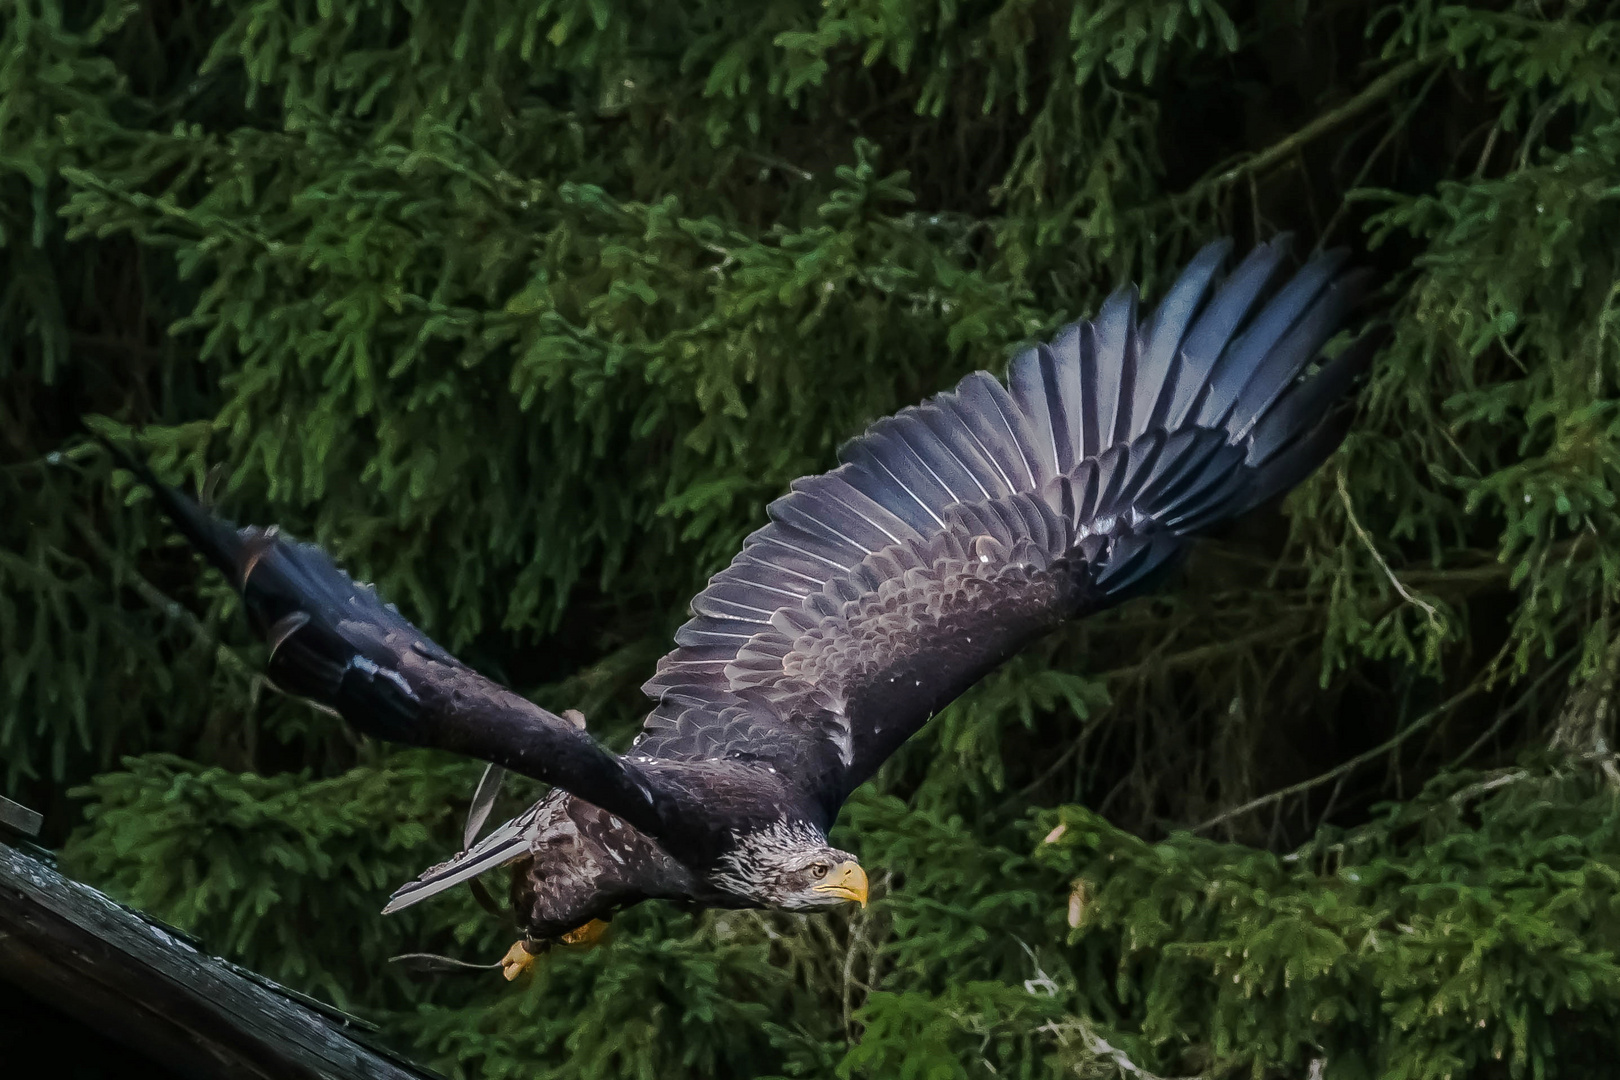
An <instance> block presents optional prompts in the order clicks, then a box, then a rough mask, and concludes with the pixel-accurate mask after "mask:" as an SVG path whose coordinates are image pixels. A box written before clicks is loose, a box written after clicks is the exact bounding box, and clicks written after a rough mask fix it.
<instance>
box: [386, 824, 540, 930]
mask: <svg viewBox="0 0 1620 1080" xmlns="http://www.w3.org/2000/svg"><path fill="white" fill-rule="evenodd" d="M529 824H530V822H529V820H528V815H524V816H523V817H519V818H514V819H513V820H511V821H508V822H507V823H506V824H505V825H502V826H500V827H499V828H498V829H495V830H494V831H493V832H491V833H490V834H489V835H488V836H486V837H484V838H483V839H482V840H480V841H479V842H478V843H476V844H474V845H473V846H472V847H470V848H468V849H467V850H466V851H463V852H460V853H459V854H457V855H456V856H455V857H454V858H453V859H450V860H449V861H448V862H442V863H440V864H439V865H437V866H433V867H429V868H428V869H427V870H424V871H423V872H422V875H421V876H420V877H418V878H417V879H416V880H415V881H412V882H408V883H406V884H404V885H401V886H400V887H399V888H398V889H396V890H395V891H394V895H392V896H390V897H389V898H388V904H387V906H386V907H384V908H383V914H384V915H391V914H393V913H394V912H396V911H399V910H400V909H402V908H408V907H410V906H411V905H412V904H414V903H417V902H418V901H421V900H426V899H427V898H428V897H430V896H435V895H437V894H439V893H442V892H444V891H445V890H446V889H449V888H452V887H454V886H456V885H460V884H461V883H462V882H463V881H466V880H468V879H469V878H475V877H477V876H478V875H479V874H482V873H483V872H484V871H486V870H493V869H495V868H496V867H497V866H501V865H503V864H505V863H508V862H511V861H512V860H513V859H516V858H518V857H520V856H522V855H524V854H526V853H527V852H528V850H529Z"/></svg>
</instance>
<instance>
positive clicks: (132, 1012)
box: [0, 844, 435, 1080]
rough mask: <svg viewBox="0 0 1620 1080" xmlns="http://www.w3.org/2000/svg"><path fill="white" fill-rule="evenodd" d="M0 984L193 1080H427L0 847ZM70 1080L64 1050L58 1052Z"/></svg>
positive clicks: (343, 1021) (288, 998) (355, 1034)
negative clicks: (18, 988)
mask: <svg viewBox="0 0 1620 1080" xmlns="http://www.w3.org/2000/svg"><path fill="white" fill-rule="evenodd" d="M0 980H5V981H7V982H11V983H14V984H16V985H18V986H21V987H22V988H23V989H25V990H27V991H29V992H30V993H32V994H34V995H35V996H36V997H39V998H41V999H43V1000H45V1001H47V1002H49V1003H51V1004H52V1005H55V1006H56V1007H57V1008H59V1009H61V1010H62V1011H64V1012H67V1013H69V1014H71V1015H73V1016H76V1017H77V1018H79V1019H80V1020H81V1021H83V1022H84V1023H86V1024H89V1025H92V1026H94V1027H95V1028H96V1029H97V1030H99V1031H101V1032H103V1033H104V1034H107V1035H109V1036H111V1037H112V1038H114V1039H117V1040H118V1041H120V1042H122V1043H124V1044H125V1045H126V1046H130V1047H133V1048H135V1049H138V1050H139V1051H140V1052H142V1053H144V1054H146V1055H147V1056H148V1057H151V1058H153V1059H154V1060H157V1061H160V1062H163V1063H164V1064H165V1065H168V1066H170V1067H172V1068H174V1069H175V1070H176V1071H177V1072H179V1073H180V1074H181V1075H184V1076H187V1077H194V1078H196V1080H215V1078H220V1080H223V1078H226V1077H230V1078H241V1080H282V1078H298V1080H315V1078H319V1080H340V1078H341V1080H433V1078H434V1077H435V1074H433V1073H430V1072H427V1071H425V1070H423V1069H420V1068H418V1067H415V1066H412V1065H410V1064H409V1063H408V1062H406V1061H404V1060H403V1059H401V1058H399V1057H397V1056H395V1055H393V1054H392V1053H390V1052H389V1051H387V1050H385V1049H383V1048H381V1047H380V1046H378V1045H376V1044H375V1043H373V1042H372V1041H371V1040H370V1039H369V1038H367V1036H366V1034H365V1032H364V1030H363V1028H364V1026H365V1025H364V1024H363V1022H362V1021H359V1020H357V1019H355V1018H354V1017H349V1016H346V1015H345V1014H343V1013H341V1012H339V1011H338V1010H336V1009H330V1008H327V1007H326V1006H322V1005H320V1004H319V1003H316V1002H313V1001H310V1000H309V999H307V998H302V997H301V996H298V995H294V994H292V993H291V992H290V991H285V990H282V989H281V988H279V987H276V986H275V984H273V983H271V982H270V981H269V980H267V979H262V978H261V977H259V976H255V975H252V974H251V973H249V972H246V971H244V970H243V969H241V968H238V967H237V966H236V965H234V964H230V963H228V962H226V961H224V960H221V959H220V958H218V957H215V956H209V955H207V954H206V953H203V952H201V951H200V950H198V949H197V948H196V946H194V945H193V944H192V943H190V942H189V941H187V940H185V939H184V938H183V937H181V936H180V935H179V934H178V933H176V932H174V931H172V930H170V929H168V928H166V927H164V926H162V925H160V924H158V923H157V922H155V921H153V920H151V919H148V918H147V917H146V916H144V915H141V914H140V913H139V912H136V911H133V910H131V909H130V908H127V907H124V906H123V905H122V904H119V903H116V902H115V901H113V900H111V899H109V898H108V897H106V896H103V895H102V894H101V893H99V892H97V891H96V890H94V889H92V888H90V887H88V886H86V885H82V884H80V883H78V882H76V881H71V880H69V879H67V878H65V877H63V876H62V875H61V874H58V873H57V872H56V871H55V870H53V869H51V868H50V867H49V866H48V865H47V864H46V863H45V862H44V861H42V860H40V859H38V858H34V857H32V856H30V855H27V854H25V853H23V852H21V851H18V850H17V849H15V848H12V847H8V846H6V845H5V844H0ZM52 1053H54V1054H60V1055H63V1057H64V1059H65V1060H64V1062H63V1071H67V1072H70V1071H71V1068H69V1065H70V1063H71V1058H72V1053H73V1048H72V1047H70V1046H58V1047H53V1048H52Z"/></svg>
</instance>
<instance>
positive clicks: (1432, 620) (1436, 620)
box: [1337, 471, 1441, 630]
mask: <svg viewBox="0 0 1620 1080" xmlns="http://www.w3.org/2000/svg"><path fill="white" fill-rule="evenodd" d="M1337 482H1338V485H1339V501H1341V502H1342V503H1344V512H1345V516H1346V517H1348V518H1349V520H1350V527H1351V528H1352V529H1354V530H1355V533H1356V536H1357V537H1358V538H1359V539H1360V540H1361V543H1362V545H1363V546H1364V547H1366V549H1367V553H1368V554H1370V555H1371V556H1372V557H1373V561H1374V562H1376V563H1377V564H1378V568H1379V569H1380V570H1382V571H1383V572H1384V576H1385V577H1387V578H1389V583H1390V584H1391V585H1393V586H1395V591H1396V592H1397V593H1400V595H1401V599H1403V600H1405V601H1406V602H1407V603H1409V604H1412V605H1414V606H1415V607H1418V608H1421V609H1423V614H1424V616H1425V617H1426V618H1427V619H1428V620H1429V626H1430V627H1431V628H1432V629H1435V630H1439V629H1441V625H1440V612H1439V610H1438V609H1437V608H1436V607H1435V606H1434V605H1433V604H1431V603H1429V602H1428V601H1426V600H1420V599H1418V597H1417V595H1416V594H1414V593H1413V592H1412V591H1411V590H1409V589H1408V588H1407V587H1406V586H1405V585H1403V584H1401V579H1400V578H1398V577H1396V576H1395V571H1393V570H1391V569H1390V568H1389V563H1387V562H1385V561H1384V557H1383V556H1382V555H1380V554H1379V553H1378V545H1376V544H1374V543H1373V538H1372V537H1371V536H1369V535H1368V534H1367V530H1366V529H1363V528H1362V527H1361V522H1360V521H1357V520H1356V508H1355V507H1354V506H1353V505H1352V504H1351V502H1350V489H1349V488H1347V487H1345V484H1344V473H1343V471H1340V472H1339V474H1338V476H1337Z"/></svg>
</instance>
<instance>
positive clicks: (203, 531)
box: [102, 440, 664, 835]
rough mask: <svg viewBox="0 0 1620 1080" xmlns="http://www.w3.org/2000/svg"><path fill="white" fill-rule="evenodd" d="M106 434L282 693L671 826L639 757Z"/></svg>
mask: <svg viewBox="0 0 1620 1080" xmlns="http://www.w3.org/2000/svg"><path fill="white" fill-rule="evenodd" d="M102 441H103V442H104V443H106V445H107V446H108V448H109V449H110V450H111V451H112V452H113V454H114V456H115V458H116V459H117V460H118V463H119V464H120V465H122V466H123V467H124V468H126V469H128V470H130V471H131V472H133V473H134V474H135V475H136V477H137V478H138V479H139V480H140V481H141V483H142V484H144V485H145V486H146V487H148V488H150V489H151V490H152V493H153V494H154V496H155V497H156V498H157V500H158V504H159V505H160V507H161V508H162V509H163V511H164V513H165V514H166V515H167V516H168V517H169V518H170V520H172V521H173V522H174V524H175V526H176V527H177V528H178V529H179V530H180V531H181V532H182V533H183V534H184V535H185V537H186V539H187V540H189V541H190V542H191V544H192V546H193V547H195V548H197V550H198V551H200V552H201V553H202V554H203V555H204V556H205V557H206V558H207V559H208V561H209V562H211V563H213V564H214V566H216V567H217V568H218V569H219V570H220V571H221V572H222V573H223V574H224V575H225V577H226V578H227V580H229V581H230V583H231V585H232V586H233V587H235V588H236V590H237V591H238V592H239V593H240V595H241V597H242V606H243V607H244V608H245V609H246V612H247V616H248V620H249V622H250V623H251V624H252V625H253V628H254V630H255V631H257V632H258V633H259V635H260V636H262V637H263V638H264V639H265V641H266V642H267V643H268V644H269V646H270V660H269V663H268V674H269V676H270V679H271V681H272V682H274V683H275V684H276V685H277V686H278V687H280V688H281V689H282V690H285V691H286V692H287V693H290V694H293V695H295V696H298V697H302V698H306V699H308V700H309V701H311V702H313V703H315V704H316V705H319V706H322V707H324V708H326V709H328V710H330V711H333V712H336V713H338V714H339V715H340V716H342V717H343V719H344V720H346V721H348V723H349V724H350V725H351V726H352V727H353V728H354V729H355V730H356V731H359V732H361V733H363V734H366V735H373V736H375V737H377V738H381V739H388V740H391V741H394V742H401V743H407V744H409V745H412V746H429V747H434V748H437V749H443V750H450V751H453V752H455V753H461V754H466V755H467V756H469V757H475V758H481V759H483V760H485V761H492V762H495V763H496V764H498V765H503V766H505V767H507V768H509V769H511V770H512V771H514V772H519V773H522V774H524V775H526V776H532V777H534V778H535V779H538V780H542V781H545V782H547V783H550V784H553V785H555V786H557V787H560V788H563V789H565V790H567V791H571V792H573V793H574V794H575V795H578V796H579V797H580V798H582V799H585V800H586V801H587V802H590V803H594V804H595V805H597V806H599V807H601V808H602V809H604V810H607V811H608V812H609V813H614V814H618V815H619V816H621V817H623V818H625V819H626V820H628V821H629V822H631V823H632V824H633V825H635V826H636V827H637V828H638V829H642V830H643V831H645V832H647V833H649V834H651V835H658V833H659V832H660V831H662V828H663V819H662V817H661V814H660V811H661V810H662V809H664V808H663V807H662V806H661V805H660V802H659V799H658V794H657V789H656V784H655V783H654V782H653V781H651V780H650V779H649V778H648V777H647V776H645V775H643V774H642V773H641V770H640V769H639V768H638V766H637V765H636V764H635V763H634V762H629V761H626V760H625V759H624V758H622V757H619V756H618V755H616V754H614V753H613V752H612V751H610V750H608V749H606V748H605V747H603V746H602V745H601V744H600V743H598V742H597V741H596V740H595V739H593V738H591V737H590V735H588V734H586V732H585V731H584V730H582V729H581V728H580V727H577V726H575V725H574V724H572V723H570V722H569V721H568V720H566V719H564V718H563V717H560V716H556V715H553V714H552V713H550V712H547V711H546V710H545V709H542V708H540V707H539V706H538V705H535V704H534V703H533V702H531V701H529V700H527V699H526V698H523V697H521V696H519V695H518V694H515V693H513V692H512V691H510V690H508V689H506V688H505V687H503V686H501V685H499V684H498V683H495V682H493V681H491V680H489V679H486V678H485V677H484V676H482V675H480V674H478V673H477V672H476V671H474V670H472V669H471V668H469V667H468V666H467V665H465V664H463V663H462V662H461V661H459V660H457V659H456V658H455V657H453V656H451V655H450V654H449V653H448V652H446V651H445V650H444V649H442V648H441V647H439V646H438V645H437V644H435V643H434V642H433V640H432V639H430V638H429V637H428V636H427V635H426V634H424V633H423V632H422V631H421V630H419V629H417V628H416V627H415V626H413V625H411V623H410V622H409V621H408V620H406V619H405V618H404V616H402V615H400V613H399V611H398V610H397V609H395V608H394V606H393V605H391V604H384V603H383V602H382V601H381V600H380V599H379V598H378V596H377V593H376V591H375V590H373V589H372V588H371V587H370V586H364V585H358V584H356V583H355V582H354V580H353V579H352V578H350V577H349V575H348V574H346V573H344V572H343V571H342V570H340V569H339V568H338V567H337V565H336V564H335V563H333V562H332V560H331V558H330V557H329V556H328V555H327V554H326V553H325V552H324V551H322V550H321V549H320V548H318V547H316V546H314V545H313V544H302V543H296V542H294V541H291V540H289V539H287V538H286V537H284V536H282V535H280V533H279V532H278V530H276V529H275V528H273V527H272V528H268V529H260V528H254V527H248V528H242V529H237V528H235V527H233V526H231V525H230V524H228V523H226V522H224V521H221V520H220V519H218V518H216V517H214V516H213V515H212V514H210V513H209V512H208V511H206V510H204V509H203V508H202V507H201V506H199V505H198V504H197V503H196V502H195V501H194V500H193V499H191V498H189V497H188V496H186V495H184V494H182V493H181V492H179V491H177V490H175V489H174V488H172V487H169V486H168V485H167V484H164V483H163V482H162V481H160V480H158V479H157V477H156V476H154V475H153V474H152V472H151V470H150V469H148V468H147V467H146V466H145V465H143V464H141V463H140V462H138V461H136V460H135V459H134V458H132V457H131V456H130V455H129V454H127V453H125V452H124V451H123V450H121V449H119V448H118V447H117V446H115V445H113V444H112V443H110V442H106V440H102Z"/></svg>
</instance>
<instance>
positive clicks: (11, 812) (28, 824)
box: [0, 795, 45, 836]
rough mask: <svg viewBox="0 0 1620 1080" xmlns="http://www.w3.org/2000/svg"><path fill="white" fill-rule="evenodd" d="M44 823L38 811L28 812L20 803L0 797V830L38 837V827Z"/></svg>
mask: <svg viewBox="0 0 1620 1080" xmlns="http://www.w3.org/2000/svg"><path fill="white" fill-rule="evenodd" d="M44 823H45V819H44V817H42V816H41V815H40V813H39V811H37V810H30V809H28V807H26V806H24V805H23V804H22V803H14V802H12V801H11V800H10V799H8V798H6V797H5V796H4V795H0V828H4V829H10V830H11V831H12V832H14V833H20V834H22V835H23V836H38V835H39V827H40V826H41V825H43V824H44Z"/></svg>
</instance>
